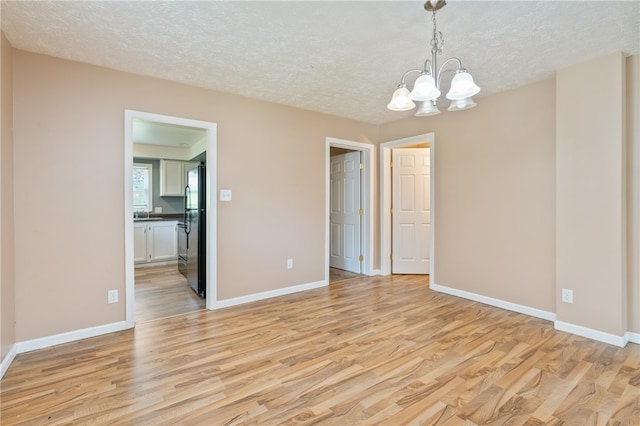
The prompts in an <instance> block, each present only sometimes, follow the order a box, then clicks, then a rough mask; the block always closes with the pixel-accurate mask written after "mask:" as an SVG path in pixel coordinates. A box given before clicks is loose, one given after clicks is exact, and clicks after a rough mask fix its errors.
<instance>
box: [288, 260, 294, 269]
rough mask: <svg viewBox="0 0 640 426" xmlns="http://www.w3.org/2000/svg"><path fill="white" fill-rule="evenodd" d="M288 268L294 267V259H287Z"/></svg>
mask: <svg viewBox="0 0 640 426" xmlns="http://www.w3.org/2000/svg"><path fill="white" fill-rule="evenodd" d="M287 269H293V259H287Z"/></svg>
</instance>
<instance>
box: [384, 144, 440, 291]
mask: <svg viewBox="0 0 640 426" xmlns="http://www.w3.org/2000/svg"><path fill="white" fill-rule="evenodd" d="M424 142H429V147H430V150H431V151H430V153H431V155H430V174H431V178H430V192H431V195H430V202H431V232H430V235H429V253H430V259H429V276H430V277H431V280H432V281H433V280H434V277H435V273H436V272H435V268H434V265H435V260H434V259H435V232H436V225H435V221H436V209H437V207H436V204H435V202H436V180H435V179H436V176H435V175H436V162H435V158H436V139H435V134H434V133H433V132H431V133H424V134H421V135H416V136H411V137H408V138H403V139H396V140H392V141H389V142H384V143H381V144H380V187H379V197H380V275H389V274H391V273H392V271H391V259H390V257H389V254H390V253H391V213H390V210H391V166H390V164H391V150H392V149H394V148H402V147H409V146H412V145H416V144H420V143H424Z"/></svg>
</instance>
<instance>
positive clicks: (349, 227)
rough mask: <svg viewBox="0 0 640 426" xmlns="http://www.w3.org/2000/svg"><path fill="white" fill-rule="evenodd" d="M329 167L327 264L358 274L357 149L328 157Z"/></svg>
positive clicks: (358, 170)
mask: <svg viewBox="0 0 640 426" xmlns="http://www.w3.org/2000/svg"><path fill="white" fill-rule="evenodd" d="M330 169H331V195H330V218H329V224H330V243H329V247H330V253H329V265H330V266H331V267H332V268H339V269H344V270H346V271H350V272H356V273H360V272H361V271H360V254H361V253H360V218H361V216H360V151H353V152H349V153H346V154H340V155H335V156H333V157H331V162H330Z"/></svg>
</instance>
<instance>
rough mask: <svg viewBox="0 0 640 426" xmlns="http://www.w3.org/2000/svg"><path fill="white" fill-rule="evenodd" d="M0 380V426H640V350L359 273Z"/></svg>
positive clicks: (198, 316) (22, 361)
mask: <svg viewBox="0 0 640 426" xmlns="http://www.w3.org/2000/svg"><path fill="white" fill-rule="evenodd" d="M0 386H1V393H0V404H1V407H2V408H1V415H0V423H2V425H3V426H8V425H16V424H24V425H45V424H46V425H60V424H70V423H75V424H109V425H134V424H140V425H174V424H178V425H276V424H284V425H311V424H316V425H376V424H382V425H409V424H428V425H432V424H438V425H463V424H466V425H472V424H488V423H492V424H510V425H543V424H548V425H560V424H565V425H591V424H593V425H606V424H610V425H618V424H619V425H623V424H625V425H640V346H638V345H634V344H629V345H628V346H627V347H626V348H624V349H621V348H616V347H614V346H610V345H606V344H604V343H599V342H595V341H592V340H589V339H585V338H581V337H578V336H574V335H570V334H567V333H564V332H560V331H556V330H554V329H553V325H552V324H551V323H549V322H548V321H543V320H540V319H536V318H532V317H529V316H526V315H522V314H517V313H513V312H509V311H505V310H501V309H498V308H493V307H489V306H486V305H482V304H480V303H476V302H471V301H467V300H463V299H459V298H456V297H453V296H449V295H445V294H440V293H436V292H433V291H430V290H429V288H428V282H427V279H426V278H425V277H421V276H408V275H403V276H389V277H379V276H378V277H358V278H354V279H350V280H344V281H341V282H339V283H336V284H332V285H331V286H328V287H325V288H320V289H315V290H310V291H306V292H301V293H296V294H292V295H287V296H282V297H278V298H273V299H269V300H265V301H261V302H255V303H252V304H248V305H244V306H236V307H231V308H226V309H222V310H219V311H198V312H193V313H188V314H183V315H177V316H173V317H170V318H167V319H163V320H156V321H149V322H145V323H141V324H139V325H138V326H137V327H136V328H135V330H127V331H122V332H118V333H114V334H110V335H105V336H100V337H95V338H91V339H86V340H83V341H79V342H73V343H68V344H64V345H59V346H56V347H53V348H48V349H43V350H38V351H34V352H30V353H25V354H20V355H18V356H17V357H16V359H15V361H14V363H13V365H12V366H11V367H10V368H9V371H8V372H7V373H6V375H5V377H4V378H3V379H2V381H1V382H0Z"/></svg>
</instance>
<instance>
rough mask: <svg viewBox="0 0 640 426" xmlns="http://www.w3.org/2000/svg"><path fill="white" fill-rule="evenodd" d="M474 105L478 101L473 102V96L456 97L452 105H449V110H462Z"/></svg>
mask: <svg viewBox="0 0 640 426" xmlns="http://www.w3.org/2000/svg"><path fill="white" fill-rule="evenodd" d="M474 106H476V103H475V102H473V99H471V98H464V99H454V100H453V101H451V105H449V108H448V109H447V111H462V110H465V109H471V108H473V107H474Z"/></svg>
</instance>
